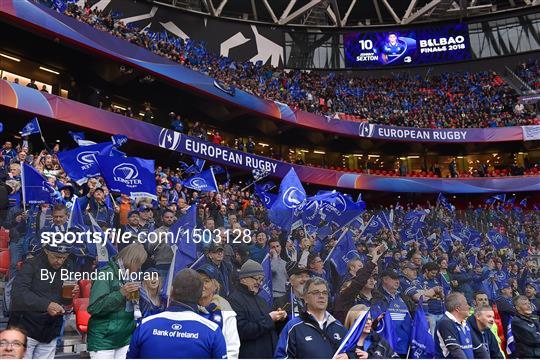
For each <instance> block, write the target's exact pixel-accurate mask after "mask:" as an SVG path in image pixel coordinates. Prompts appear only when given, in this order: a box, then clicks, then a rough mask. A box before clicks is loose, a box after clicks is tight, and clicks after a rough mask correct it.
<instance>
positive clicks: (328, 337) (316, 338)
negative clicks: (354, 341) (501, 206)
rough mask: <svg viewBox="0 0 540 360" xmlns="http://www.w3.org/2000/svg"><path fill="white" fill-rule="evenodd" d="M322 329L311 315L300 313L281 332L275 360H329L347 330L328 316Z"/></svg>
mask: <svg viewBox="0 0 540 360" xmlns="http://www.w3.org/2000/svg"><path fill="white" fill-rule="evenodd" d="M327 315H328V319H327V320H326V324H325V326H324V329H321V328H320V326H319V323H318V322H317V320H315V318H313V316H312V315H310V314H308V313H307V312H302V313H301V314H300V316H299V317H297V318H294V319H292V320H290V321H289V322H288V323H287V325H286V326H285V328H284V329H283V330H282V331H281V335H280V336H279V342H278V346H277V349H276V353H275V355H274V357H275V358H276V359H283V358H288V359H331V358H332V356H334V353H335V352H336V351H337V349H338V348H339V344H340V343H341V341H342V340H343V338H344V337H345V335H346V334H347V330H346V329H345V327H343V325H341V323H340V322H339V321H338V320H336V319H335V318H334V317H333V316H332V315H330V314H328V313H327Z"/></svg>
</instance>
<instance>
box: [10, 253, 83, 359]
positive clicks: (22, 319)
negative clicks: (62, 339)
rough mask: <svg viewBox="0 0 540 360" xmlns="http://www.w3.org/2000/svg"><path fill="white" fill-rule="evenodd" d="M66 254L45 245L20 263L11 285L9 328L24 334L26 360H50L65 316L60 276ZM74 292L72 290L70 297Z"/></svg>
mask: <svg viewBox="0 0 540 360" xmlns="http://www.w3.org/2000/svg"><path fill="white" fill-rule="evenodd" d="M70 251H71V248H70V246H66V245H56V246H53V245H51V244H47V245H46V247H45V248H44V249H43V251H42V252H41V253H40V254H39V255H37V256H36V257H33V258H31V259H29V260H27V261H26V262H25V263H24V265H23V267H22V268H21V270H20V271H19V273H18V274H17V276H16V277H15V279H14V281H13V290H12V296H11V299H12V304H11V314H10V317H9V325H10V326H16V327H19V328H21V329H23V330H24V331H26V333H27V335H28V345H27V351H26V356H25V357H26V358H30V359H32V358H49V359H52V358H54V353H55V350H56V338H57V337H58V336H59V335H60V329H61V328H62V323H63V315H64V313H65V310H64V307H63V306H62V284H63V280H62V279H61V278H60V273H61V270H62V269H66V264H65V263H66V260H67V258H68V256H69V254H70ZM77 292H78V287H77V286H75V288H74V289H73V295H75V293H77Z"/></svg>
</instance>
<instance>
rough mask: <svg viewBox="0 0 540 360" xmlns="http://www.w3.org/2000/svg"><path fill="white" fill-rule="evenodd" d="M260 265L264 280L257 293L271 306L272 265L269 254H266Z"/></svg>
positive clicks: (272, 299)
mask: <svg viewBox="0 0 540 360" xmlns="http://www.w3.org/2000/svg"><path fill="white" fill-rule="evenodd" d="M261 265H262V268H263V272H264V282H263V284H262V286H261V289H260V290H259V295H260V297H262V298H263V299H264V300H265V301H266V303H267V304H268V306H270V307H272V305H273V303H274V296H273V294H272V266H271V259H270V254H266V256H265V257H264V259H263V261H262V263H261Z"/></svg>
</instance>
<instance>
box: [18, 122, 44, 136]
mask: <svg viewBox="0 0 540 360" xmlns="http://www.w3.org/2000/svg"><path fill="white" fill-rule="evenodd" d="M32 134H41V128H40V127H39V122H38V119H37V118H33V119H32V120H30V122H29V123H28V124H26V125H25V126H24V127H23V128H22V130H21V136H30V135H32Z"/></svg>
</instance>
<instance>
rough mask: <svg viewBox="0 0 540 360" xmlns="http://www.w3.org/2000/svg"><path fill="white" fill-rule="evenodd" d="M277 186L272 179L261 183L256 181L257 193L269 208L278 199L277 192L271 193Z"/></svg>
mask: <svg viewBox="0 0 540 360" xmlns="http://www.w3.org/2000/svg"><path fill="white" fill-rule="evenodd" d="M275 187H276V185H275V184H274V183H273V182H272V181H267V182H265V183H264V184H260V185H259V184H257V183H255V194H257V196H258V197H259V199H261V201H262V202H263V204H264V206H265V207H266V208H267V209H270V208H271V207H272V205H273V204H274V202H275V201H276V199H277V195H276V194H271V193H269V191H270V190H272V189H273V188H275Z"/></svg>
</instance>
